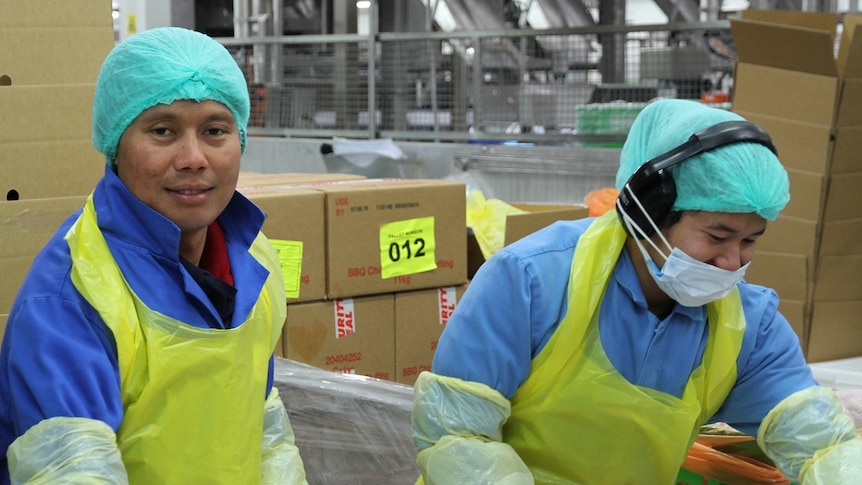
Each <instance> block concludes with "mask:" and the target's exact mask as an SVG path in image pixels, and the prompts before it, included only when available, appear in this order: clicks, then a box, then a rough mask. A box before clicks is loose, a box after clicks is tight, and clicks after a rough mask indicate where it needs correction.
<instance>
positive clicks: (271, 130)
mask: <svg viewBox="0 0 862 485" xmlns="http://www.w3.org/2000/svg"><path fill="white" fill-rule="evenodd" d="M220 40H221V41H222V42H223V43H224V44H225V45H226V46H228V48H229V49H230V50H231V51H232V52H233V53H234V54H235V57H236V59H237V62H239V63H240V65H241V66H242V67H243V68H244V69H245V72H246V74H247V76H248V79H249V81H250V83H249V86H250V93H251V96H252V118H251V128H250V132H251V133H252V134H259V135H275V136H310V137H327V138H329V137H332V136H349V137H362V138H365V137H367V138H376V137H390V138H393V139H401V140H419V141H421V140H436V141H462V142H463V141H479V142H501V141H504V140H516V141H517V142H520V143H533V144H553V145H559V144H570V143H577V144H581V145H587V146H618V145H619V144H620V143H621V141H622V140H623V139H624V137H625V134H626V133H627V130H628V128H629V126H630V125H631V122H632V121H633V119H634V116H636V114H637V113H638V112H639V110H640V109H641V108H642V107H643V106H644V105H645V103H647V102H648V101H649V100H651V99H653V98H656V97H659V96H664V97H678V98H689V99H702V100H704V101H707V102H715V103H719V104H720V103H727V102H728V101H729V93H730V87H731V81H732V69H733V61H734V55H733V42H732V38H731V35H730V26H729V23H727V22H725V21H718V22H715V23H711V24H710V23H698V24H665V25H661V26H658V25H656V26H596V27H591V28H577V29H555V30H502V31H473V32H457V33H452V32H449V33H442V32H431V33H379V34H376V35H373V36H368V35H328V36H327V35H317V36H311V35H307V36H283V37H261V38H254V39H245V40H243V39H226V38H222V39H220ZM250 42H253V43H250ZM370 73H371V74H370ZM372 112H373V113H374V114H373V116H372V115H370V113H372ZM372 120H373V121H372Z"/></svg>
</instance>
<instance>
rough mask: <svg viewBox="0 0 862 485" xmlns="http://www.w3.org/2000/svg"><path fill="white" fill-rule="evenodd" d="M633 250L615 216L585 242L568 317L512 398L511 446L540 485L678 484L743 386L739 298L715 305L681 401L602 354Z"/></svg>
mask: <svg viewBox="0 0 862 485" xmlns="http://www.w3.org/2000/svg"><path fill="white" fill-rule="evenodd" d="M624 242H625V232H624V230H623V228H622V225H621V224H620V223H619V221H618V219H617V215H616V213H613V212H611V213H607V214H606V215H604V216H602V217H601V218H599V219H597V220H596V221H595V222H593V224H592V225H591V226H590V228H589V229H588V230H587V231H586V232H585V233H584V234H583V235H582V236H581V238H580V241H579V242H578V246H577V248H576V250H575V255H574V258H573V262H572V270H571V277H570V282H569V296H568V298H569V302H568V312H567V314H566V315H565V317H564V318H563V320H562V322H561V323H560V326H559V327H558V329H557V330H556V332H555V333H554V335H553V336H552V337H551V339H550V341H549V342H548V344H547V346H546V347H545V348H544V349H542V351H541V352H540V353H539V355H538V356H536V358H535V359H534V360H533V363H532V370H531V373H530V376H529V377H528V378H527V380H526V381H525V382H524V384H523V385H522V386H521V387H520V388H519V389H518V391H517V392H516V393H515V395H514V396H513V398H512V416H511V418H509V420H508V421H507V423H506V425H505V426H504V428H503V435H504V437H503V439H504V441H505V442H507V443H509V444H510V445H511V446H512V447H513V448H514V449H515V450H516V451H517V452H518V454H519V455H520V456H521V457H522V458H523V460H524V462H525V463H526V464H527V466H528V467H529V468H530V470H531V471H532V472H533V475H534V477H535V479H536V483H537V484H543V483H546V484H551V483H555V484H556V483H574V484H580V485H602V484H606V485H624V484H638V485H647V484H648V485H670V484H672V483H674V479H675V478H676V476H677V473H678V472H679V468H680V465H682V463H683V461H684V460H685V457H686V454H687V452H688V449H689V447H690V446H691V444H692V443H693V442H694V440H695V438H696V437H697V433H698V430H699V427H700V426H701V425H702V424H704V423H705V422H706V420H707V419H708V418H709V417H710V416H712V415H713V414H714V413H715V411H717V410H718V408H719V406H720V405H721V403H722V402H723V401H724V399H725V398H726V397H727V394H728V393H729V392H730V389H731V388H732V387H733V384H734V382H735V380H736V358H737V356H738V354H739V349H740V347H741V345H742V337H743V333H744V331H745V318H744V315H743V314H742V305H741V302H740V298H739V292H738V290H734V291H733V292H732V293H731V294H730V295H728V296H727V297H725V298H723V299H721V300H719V301H716V302H714V303H711V304H709V305H708V306H707V309H708V317H709V338H708V342H707V346H706V349H705V352H704V356H703V362H702V363H701V365H700V366H699V367H698V368H697V369H696V370H695V371H694V372H693V373H692V374H691V376H690V378H689V381H688V383H687V385H686V388H685V391H684V393H683V396H682V398H681V399H680V398H677V397H675V396H672V395H669V394H665V393H663V392H659V391H656V390H653V389H648V388H644V387H640V386H637V385H633V384H631V383H629V382H628V381H627V380H626V379H625V378H624V377H623V376H622V375H620V374H619V372H617V371H616V369H614V367H613V365H612V364H611V362H610V361H609V359H608V357H607V355H605V352H604V350H603V349H602V345H601V340H600V338H599V330H598V314H599V305H600V302H601V300H602V297H603V295H604V291H605V288H606V286H607V282H608V280H609V278H610V277H611V271H612V270H613V267H614V265H615V264H616V260H617V258H618V255H619V252H620V251H621V250H622V247H623V243H624ZM692 350H694V349H692ZM668 365H673V362H669V363H668Z"/></svg>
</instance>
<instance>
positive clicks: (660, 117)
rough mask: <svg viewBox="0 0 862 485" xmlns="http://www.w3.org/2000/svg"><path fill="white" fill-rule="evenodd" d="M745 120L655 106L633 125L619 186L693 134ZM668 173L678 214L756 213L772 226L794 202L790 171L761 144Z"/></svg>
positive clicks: (674, 105)
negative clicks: (791, 197)
mask: <svg viewBox="0 0 862 485" xmlns="http://www.w3.org/2000/svg"><path fill="white" fill-rule="evenodd" d="M742 119H743V118H742V117H741V116H739V115H737V114H735V113H732V112H730V111H727V110H724V109H719V108H712V107H709V106H707V105H705V104H703V103H701V102H699V101H693V100H683V99H662V100H657V101H653V102H652V103H650V104H648V105H647V106H646V107H645V108H644V109H643V110H642V111H641V112H640V114H638V116H637V118H636V119H635V121H634V123H633V124H632V127H631V130H630V131H629V134H628V138H626V142H625V144H624V145H623V149H622V153H621V154H620V168H619V171H618V172H617V178H616V187H617V188H618V189H622V188H623V186H624V185H625V183H626V181H627V180H628V179H629V177H630V176H631V175H632V174H633V173H634V172H635V171H636V170H637V169H638V168H639V167H640V166H641V165H643V164H644V163H646V162H647V161H648V160H650V159H651V158H654V157H656V156H658V155H661V154H662V153H664V152H666V151H668V150H671V149H672V148H674V147H676V146H678V145H680V144H682V143H684V142H685V141H686V140H688V138H689V137H690V136H691V135H692V134H694V133H695V132H697V131H700V130H702V129H704V128H707V127H710V126H712V125H715V124H718V123H721V122H723V121H731V120H742ZM669 170H670V173H671V174H672V175H673V180H674V183H675V184H676V190H677V197H676V201H675V202H674V205H673V210H675V211H685V210H702V211H708V212H734V213H741V212H755V213H757V214H758V215H760V216H761V217H763V218H764V219H766V220H768V221H772V220H775V218H776V217H778V214H779V213H780V212H781V210H782V209H784V206H786V205H787V202H788V201H789V200H790V192H789V187H790V182H789V180H788V178H787V171H786V170H785V169H784V167H783V166H782V165H781V162H780V161H779V160H778V157H776V156H775V154H773V153H772V151H771V150H769V149H768V148H767V147H765V146H763V145H760V144H758V143H753V142H737V143H731V144H729V145H724V146H721V147H718V148H715V149H713V150H710V151H707V152H704V153H701V154H700V155H697V156H695V157H692V158H691V159H688V160H686V161H684V162H682V163H680V164H677V165H673V166H671V167H670V168H669Z"/></svg>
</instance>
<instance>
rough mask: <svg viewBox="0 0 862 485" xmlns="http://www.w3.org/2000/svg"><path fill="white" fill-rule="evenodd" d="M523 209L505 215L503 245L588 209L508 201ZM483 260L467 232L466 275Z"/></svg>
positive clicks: (472, 236)
mask: <svg viewBox="0 0 862 485" xmlns="http://www.w3.org/2000/svg"><path fill="white" fill-rule="evenodd" d="M510 205H512V206H514V207H516V208H518V209H521V210H524V211H526V212H524V213H521V214H510V215H508V216H506V229H505V232H504V235H503V246H504V247H505V246H508V245H509V244H512V243H513V242H515V241H517V240H518V239H521V238H522V237H524V236H526V235H528V234H532V233H534V232H536V231H538V230H539V229H542V228H543V227H545V226H548V225H550V224H551V223H552V222H556V221H571V220H576V219H583V218H584V217H587V215H589V209H588V208H587V207H585V206H577V205H547V204H523V203H510ZM484 262H485V256H484V255H483V254H482V250H481V248H480V247H479V243H478V242H477V241H476V236H475V235H474V234H473V233H472V231H468V233H467V276H468V278H473V275H475V274H476V271H477V270H478V269H479V266H482V263H484Z"/></svg>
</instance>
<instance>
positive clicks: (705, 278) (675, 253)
mask: <svg viewBox="0 0 862 485" xmlns="http://www.w3.org/2000/svg"><path fill="white" fill-rule="evenodd" d="M631 195H632V197H634V194H631ZM635 201H636V203H637V205H638V206H640V202H639V201H637V198H635ZM641 210H642V211H643V208H642V207H641ZM643 212H644V214H645V215H646V218H647V220H648V221H649V223H650V225H652V227H653V229H654V230H655V233H656V234H658V235H659V237H660V238H661V240H662V242H664V245H665V247H667V248H668V249H670V255H665V253H664V251H662V250H661V249H660V248H659V247H658V246H656V244H655V243H654V242H653V241H652V239H650V238H648V237H643V238H642V239H641V238H637V237H635V238H634V239H635V243H636V244H637V245H638V248H639V249H640V251H641V254H643V257H644V260H645V261H646V264H647V268H649V270H650V275H652V277H653V279H654V280H655V282H656V284H657V285H658V287H659V288H661V290H662V291H664V292H665V293H666V294H667V295H668V296H669V297H671V298H673V299H674V300H675V301H677V302H678V303H679V304H680V305H683V306H687V307H698V306H702V305H706V304H707V303H711V302H713V301H715V300H718V299H720V298H723V297H725V296H727V295H728V294H729V293H730V292H731V291H732V290H733V288H734V287H735V286H736V285H737V284H738V283H739V282H740V281H742V278H743V277H744V276H745V270H746V269H748V266H749V265H750V264H751V263H750V262H748V263H746V264H745V265H743V266H742V267H741V268H739V269H737V270H736V271H728V270H726V269H721V268H719V267H718V266H713V265H711V264H708V263H704V262H702V261H698V260H696V259H694V258H692V257H691V256H689V255H688V254H686V253H685V252H683V251H682V250H681V249H679V248H672V247H671V245H670V243H669V242H668V240H667V239H665V237H664V234H662V233H661V231H659V229H658V227H657V226H656V225H655V222H653V220H652V218H650V217H649V214H647V213H646V211H643ZM620 213H622V214H623V221H624V222H625V224H626V226H627V227H628V228H629V233H630V234H635V233H639V234H641V235H642V236H645V234H644V231H643V229H641V228H640V227H637V225H636V224H635V223H634V221H632V220H631V218H630V217H628V215H627V214H626V213H625V211H620ZM642 240H643V241H647V242H648V243H649V244H650V245H651V246H652V247H653V249H655V250H656V251H658V253H659V254H661V255H662V256H663V257H664V258H665V263H664V265H663V266H662V267H661V268H660V269H659V267H658V265H657V264H656V263H655V262H654V261H653V259H652V257H651V256H650V255H649V253H648V252H647V250H646V248H644V246H643V244H642V243H641V241H642Z"/></svg>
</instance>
